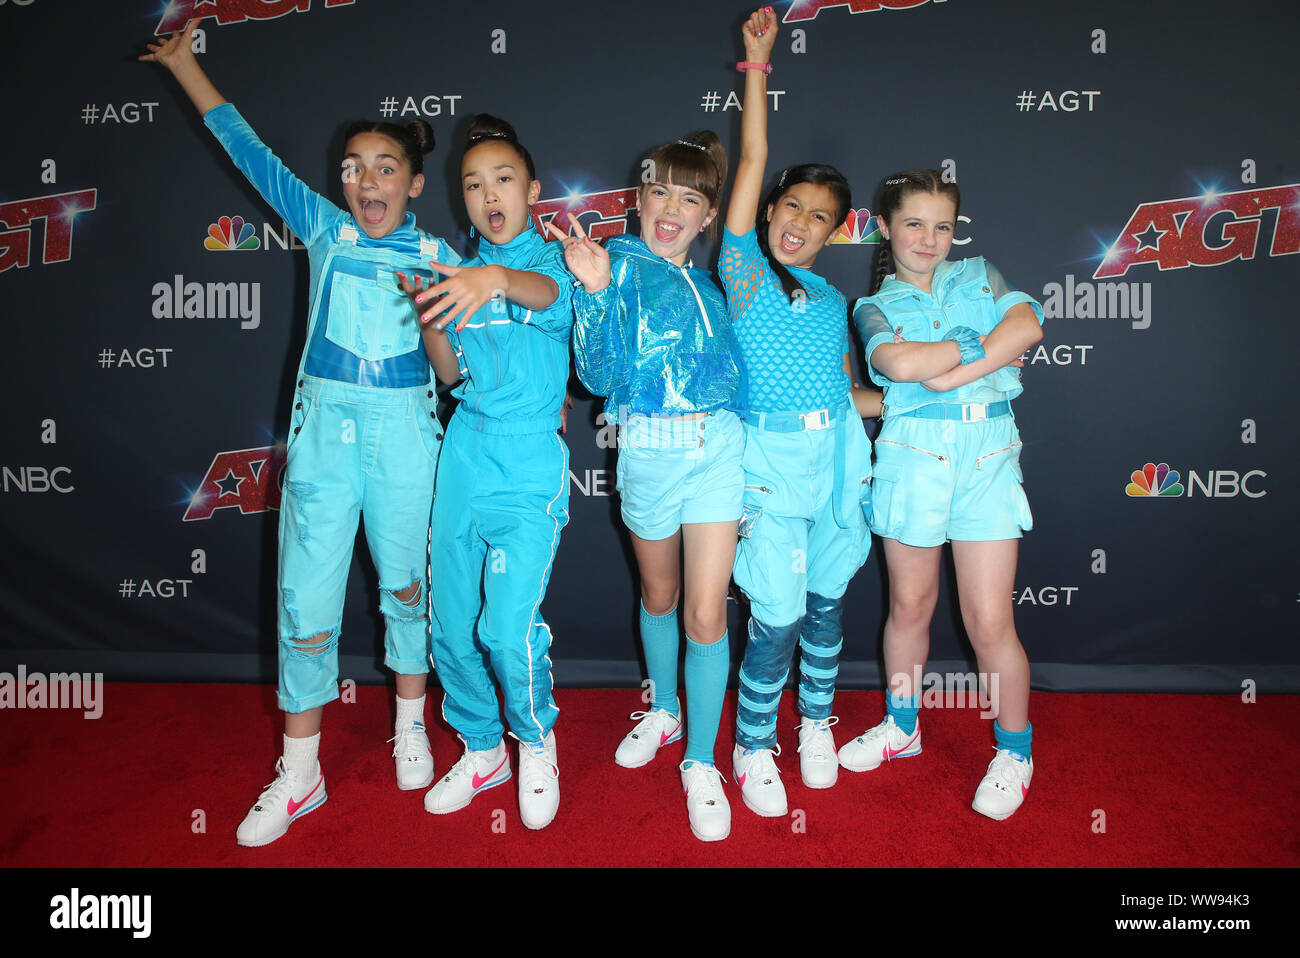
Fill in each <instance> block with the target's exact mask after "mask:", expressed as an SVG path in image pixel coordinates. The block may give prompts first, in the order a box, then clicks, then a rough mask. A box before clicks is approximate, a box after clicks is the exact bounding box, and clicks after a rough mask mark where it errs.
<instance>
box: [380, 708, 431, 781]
mask: <svg viewBox="0 0 1300 958" xmlns="http://www.w3.org/2000/svg"><path fill="white" fill-rule="evenodd" d="M388 741H390V742H392V743H393V761H394V763H396V765H397V787H398V788H400V789H401V790H402V791H404V792H409V791H411V790H412V789H416V788H427V787H428V785H429V783H430V782H432V781H433V749H431V748H429V736H428V735H426V734H425V731H424V723H423V722H412V723H411V724H410V725H408V726H407V727H406V728H404V729H402V730H401V731H400V732H398V733H397V734H396V735H394V736H393V737H392V738H390V739H389V740H388Z"/></svg>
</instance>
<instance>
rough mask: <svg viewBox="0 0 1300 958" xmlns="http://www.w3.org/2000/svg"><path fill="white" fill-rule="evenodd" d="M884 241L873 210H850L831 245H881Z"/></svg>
mask: <svg viewBox="0 0 1300 958" xmlns="http://www.w3.org/2000/svg"><path fill="white" fill-rule="evenodd" d="M881 241H882V238H881V235H880V230H879V229H878V228H877V227H876V218H875V217H874V216H872V215H871V210H849V215H848V216H847V217H845V219H844V223H843V224H842V225H841V226H840V229H839V232H837V233H836V234H835V239H833V240H831V243H832V244H834V243H879V242H881Z"/></svg>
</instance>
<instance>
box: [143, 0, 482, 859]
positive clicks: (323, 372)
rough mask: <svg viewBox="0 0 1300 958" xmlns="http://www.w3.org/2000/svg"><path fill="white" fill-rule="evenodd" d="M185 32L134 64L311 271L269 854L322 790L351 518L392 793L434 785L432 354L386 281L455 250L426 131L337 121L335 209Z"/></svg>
mask: <svg viewBox="0 0 1300 958" xmlns="http://www.w3.org/2000/svg"><path fill="white" fill-rule="evenodd" d="M197 23H198V21H197V20H193V21H191V22H190V23H189V24H188V25H187V26H186V27H185V30H184V32H183V33H175V34H173V35H172V36H171V37H170V38H169V39H166V40H163V41H161V42H158V43H151V44H149V50H150V52H149V53H148V54H146V55H144V56H142V57H140V59H141V60H147V61H152V62H155V63H160V64H162V65H163V66H165V67H166V68H167V69H168V70H170V71H171V72H172V74H173V75H174V76H175V77H176V79H177V81H178V82H179V83H180V85H181V87H182V88H183V89H184V90H185V92H186V94H188V95H189V98H190V100H191V101H192V102H193V103H194V106H195V107H196V108H197V109H198V110H199V112H200V113H201V114H203V119H204V122H205V123H206V125H207V127H208V129H210V130H211V131H212V132H213V133H214V134H215V135H216V137H217V139H218V140H219V141H220V142H221V145H222V146H223V147H225V149H226V152H227V153H229V154H230V157H231V159H232V160H234V161H235V165H236V166H238V167H239V169H240V170H241V171H242V172H243V173H244V175H245V176H246V177H247V178H248V179H249V181H250V182H251V183H252V184H253V186H254V187H256V188H257V191H258V192H259V193H261V194H262V197H263V198H264V199H265V200H266V201H267V203H269V204H270V205H271V206H272V207H273V208H274V209H275V211H276V212H277V213H279V214H280V216H281V217H283V218H284V221H285V223H287V224H288V225H289V228H290V229H292V230H293V232H294V233H295V234H296V235H297V236H299V237H300V238H301V239H302V241H303V242H304V243H305V244H306V245H307V248H308V256H309V258H310V261H311V294H310V295H311V299H310V305H309V314H308V321H307V323H308V325H307V344H306V347H305V348H304V350H303V355H302V360H301V361H300V364H299V369H298V377H297V390H296V393H295V396H294V407H293V413H292V432H291V434H290V436H289V441H288V470H287V473H286V478H285V481H284V493H283V498H282V501H281V506H280V562H279V592H280V601H279V607H278V620H279V689H278V693H277V695H278V699H279V705H280V708H281V709H283V710H284V713H285V732H284V754H283V755H282V756H281V758H280V759H279V761H277V763H276V773H277V774H276V779H275V781H274V782H272V783H271V784H270V785H269V786H267V787H266V789H265V791H263V792H262V794H261V795H260V796H259V797H258V799H257V802H256V803H255V804H254V805H253V808H252V809H251V810H250V811H249V813H248V815H247V817H246V818H245V819H244V820H243V822H242V823H241V824H240V826H239V829H238V831H237V834H236V838H237V840H238V842H239V844H241V845H266V844H268V843H270V842H273V841H275V840H276V839H277V838H279V837H280V836H281V835H283V834H284V833H285V832H286V831H287V830H288V828H289V825H290V824H291V823H292V822H294V821H295V820H296V819H298V818H301V817H302V816H303V815H306V814H307V813H308V812H311V811H314V810H315V809H317V808H319V807H320V806H321V804H322V803H323V802H324V801H325V798H326V794H325V778H324V775H323V773H322V772H321V768H320V763H319V761H318V753H319V745H320V727H321V712H322V708H323V706H324V705H325V703H326V702H329V701H331V700H333V699H336V698H338V645H339V630H340V627H341V623H342V615H343V603H344V596H345V593H346V587H347V577H348V569H349V567H350V566H351V564H352V548H353V543H354V541H355V539H356V534H357V523H358V520H359V518H360V516H361V514H362V513H363V512H364V514H365V518H366V521H365V531H366V541H367V543H368V544H369V546H370V555H371V558H372V559H373V560H374V563H375V568H376V569H377V570H378V573H379V588H380V597H379V606H380V609H381V610H382V612H383V615H384V621H385V635H384V645H385V651H386V654H385V658H384V664H385V665H387V666H388V667H389V668H391V669H392V670H393V671H394V672H395V673H397V721H396V728H395V733H396V734H395V735H394V738H393V739H391V740H390V741H393V742H395V745H394V749H393V756H394V758H395V760H396V766H397V781H398V787H399V788H402V789H417V788H423V787H425V786H427V785H428V784H429V782H431V781H432V780H433V756H432V754H431V753H430V751H429V740H428V738H427V737H426V735H425V730H424V689H425V679H426V676H427V673H428V670H429V666H428V655H429V641H428V621H429V620H428V611H427V609H428V599H427V595H428V588H429V583H428V577H427V572H426V570H427V568H428V563H427V558H426V557H427V548H428V538H429V522H430V516H429V513H430V504H431V502H432V499H433V484H434V474H435V470H436V467H437V462H438V454H439V450H440V445H441V442H440V441H441V439H442V436H441V430H440V429H438V421H437V419H436V418H435V404H436V402H437V400H436V397H435V391H434V389H433V384H432V382H431V381H430V376H429V363H430V357H433V358H435V359H436V358H437V357H436V356H434V354H433V353H432V352H431V353H430V354H429V355H428V356H426V354H425V350H424V349H422V348H421V331H420V327H419V323H418V322H417V320H416V316H415V314H414V312H413V311H412V309H411V305H410V303H409V301H408V300H407V298H406V296H405V295H404V294H403V292H402V289H401V288H400V286H399V279H398V278H399V277H401V276H402V273H401V272H400V271H401V270H407V271H410V272H416V271H418V270H419V269H420V268H421V266H422V264H423V263H424V262H425V261H427V260H429V259H430V258H437V259H439V260H443V261H448V260H450V261H455V260H456V259H457V257H456V254H455V253H454V252H453V251H452V250H451V249H450V248H449V247H448V246H447V244H446V243H445V242H443V241H441V240H438V239H435V238H434V237H432V236H430V235H429V234H428V233H425V232H423V231H422V230H419V229H417V228H416V226H415V216H414V214H412V213H410V212H409V211H408V210H407V203H408V202H409V201H410V200H411V199H413V198H414V197H416V196H419V195H420V192H421V191H422V190H423V189H424V174H423V172H422V169H423V164H424V154H425V153H428V152H429V151H431V150H432V149H433V130H432V129H430V128H429V126H428V124H426V123H423V122H422V121H416V122H415V123H414V124H408V125H407V126H396V125H394V124H391V123H370V122H361V123H354V124H353V125H352V126H351V127H349V128H348V131H347V141H346V145H345V147H344V156H343V160H342V180H343V196H344V199H345V201H346V206H347V208H346V209H339V208H338V207H336V206H335V205H334V204H333V203H331V202H330V201H329V200H327V199H325V198H324V197H323V196H320V195H319V194H317V193H314V192H312V191H311V190H310V189H309V188H308V187H307V186H306V185H305V184H304V183H303V182H302V181H301V180H299V179H298V178H297V177H295V176H294V175H293V174H292V173H291V172H290V171H289V170H288V169H287V168H286V167H285V166H284V165H283V164H282V163H281V162H280V160H279V159H277V158H276V157H275V155H274V154H272V153H271V151H270V150H269V149H267V147H266V146H265V145H264V144H263V143H262V141H261V140H259V139H258V138H257V135H256V134H255V133H254V132H253V130H252V128H251V127H249V125H248V124H247V123H246V122H245V121H244V119H243V117H242V116H241V115H240V114H239V111H238V110H236V109H235V107H234V105H233V104H230V103H228V102H227V101H226V100H225V98H224V97H222V96H221V94H220V93H218V92H217V90H216V88H215V87H213V85H212V83H211V82H210V81H209V80H208V77H207V75H206V74H205V73H204V72H203V70H202V69H201V68H200V67H199V65H198V62H197V60H196V59H195V57H194V53H193V52H192V49H191V43H192V40H193V36H194V28H195V26H196V25H197ZM428 275H430V276H432V273H429V274H428ZM440 368H442V369H444V370H446V368H447V367H446V365H445V363H444V364H443V365H442V366H441V367H440ZM454 368H455V367H454V366H452V367H451V370H452V371H454ZM381 437H382V438H381Z"/></svg>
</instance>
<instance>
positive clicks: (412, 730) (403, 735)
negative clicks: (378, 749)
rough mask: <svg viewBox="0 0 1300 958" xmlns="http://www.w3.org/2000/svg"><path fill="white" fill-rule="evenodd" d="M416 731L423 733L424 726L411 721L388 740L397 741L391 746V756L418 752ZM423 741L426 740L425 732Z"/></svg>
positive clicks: (402, 755)
mask: <svg viewBox="0 0 1300 958" xmlns="http://www.w3.org/2000/svg"><path fill="white" fill-rule="evenodd" d="M417 733H422V734H423V733H424V726H423V724H421V723H419V722H412V723H411V724H410V725H408V726H407V727H406V728H404V729H402V730H401V731H400V732H398V733H397V734H396V735H394V736H393V737H392V738H390V739H389V740H388V741H390V742H396V743H397V744H396V745H394V746H393V758H398V757H406V756H407V755H409V754H410V753H411V752H416V753H417V754H418V753H419V750H420V741H419V736H418V735H417ZM425 741H428V735H427V734H426V735H425Z"/></svg>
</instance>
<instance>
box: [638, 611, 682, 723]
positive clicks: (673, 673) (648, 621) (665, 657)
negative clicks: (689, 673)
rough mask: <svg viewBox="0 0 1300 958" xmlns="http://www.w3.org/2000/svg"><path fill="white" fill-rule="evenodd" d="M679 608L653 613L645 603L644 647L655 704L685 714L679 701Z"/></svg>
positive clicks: (642, 644) (676, 713)
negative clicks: (646, 608)
mask: <svg viewBox="0 0 1300 958" xmlns="http://www.w3.org/2000/svg"><path fill="white" fill-rule="evenodd" d="M677 642H678V639H677V610H676V609H673V610H672V611H671V612H665V613H664V614H663V615H651V614H650V613H649V612H647V611H646V610H645V604H644V603H642V605H641V648H642V650H643V651H644V652H645V668H646V672H648V673H649V676H650V683H651V685H650V687H651V689H653V690H654V707H655V708H657V709H667V710H668V711H669V712H672V713H673V714H674V715H678V714H680V713H681V705H680V704H679V703H678V701H677V648H678V646H677Z"/></svg>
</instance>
